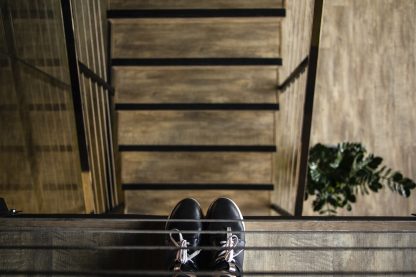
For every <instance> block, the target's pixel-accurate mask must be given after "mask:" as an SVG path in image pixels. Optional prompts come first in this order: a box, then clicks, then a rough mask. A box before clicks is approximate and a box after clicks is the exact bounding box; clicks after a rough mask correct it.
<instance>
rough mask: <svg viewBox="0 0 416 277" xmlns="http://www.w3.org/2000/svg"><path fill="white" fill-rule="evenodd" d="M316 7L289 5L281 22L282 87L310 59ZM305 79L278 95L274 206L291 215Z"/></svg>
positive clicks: (308, 1) (309, 0)
mask: <svg viewBox="0 0 416 277" xmlns="http://www.w3.org/2000/svg"><path fill="white" fill-rule="evenodd" d="M313 7H314V1H313V0H301V1H300V0H299V1H286V18H285V19H284V20H283V21H282V25H283V26H282V43H281V45H282V46H281V47H282V57H283V66H282V67H280V68H279V71H278V73H279V83H280V84H281V83H283V82H284V81H285V80H286V78H287V77H288V76H289V75H290V74H291V73H292V72H293V71H294V70H295V69H296V67H297V66H298V65H299V64H300V63H301V62H302V60H304V58H305V57H307V56H308V55H309V47H310V37H311V31H312V18H313ZM306 75H307V74H306V71H305V72H304V73H302V75H301V76H300V77H299V78H298V79H296V81H295V82H294V83H293V84H291V85H290V86H289V87H288V88H287V89H286V90H285V91H282V92H281V93H280V94H279V103H280V110H279V111H278V112H277V113H276V128H275V131H276V144H277V149H278V152H277V153H276V155H275V165H274V168H275V172H274V178H275V181H274V182H275V190H274V191H273V192H271V202H272V203H274V204H277V205H279V206H280V207H281V208H283V209H285V210H286V211H288V212H289V213H294V209H295V199H296V191H297V176H298V172H299V154H300V146H301V144H300V136H301V130H302V119H303V117H302V116H303V104H304V100H305V86H306Z"/></svg>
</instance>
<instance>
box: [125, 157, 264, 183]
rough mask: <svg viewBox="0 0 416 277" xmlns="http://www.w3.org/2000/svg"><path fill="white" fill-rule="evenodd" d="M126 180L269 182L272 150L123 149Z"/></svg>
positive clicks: (136, 181)
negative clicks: (124, 150)
mask: <svg viewBox="0 0 416 277" xmlns="http://www.w3.org/2000/svg"><path fill="white" fill-rule="evenodd" d="M120 155H121V178H122V183H212V184H230V183H231V184H232V183H236V184H269V183H270V182H271V181H272V180H271V170H272V168H271V159H272V154H271V153H245V152H242V153H232V152H121V153H120Z"/></svg>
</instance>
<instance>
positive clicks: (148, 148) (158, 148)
mask: <svg viewBox="0 0 416 277" xmlns="http://www.w3.org/2000/svg"><path fill="white" fill-rule="evenodd" d="M118 149H119V151H121V152H128V151H129V152H135V151H142V152H276V151H277V148H276V146H275V145H119V147H118Z"/></svg>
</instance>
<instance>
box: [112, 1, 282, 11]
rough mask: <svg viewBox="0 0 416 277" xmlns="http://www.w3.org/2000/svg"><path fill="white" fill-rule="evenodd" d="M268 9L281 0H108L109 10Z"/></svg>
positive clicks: (274, 6) (277, 5)
mask: <svg viewBox="0 0 416 277" xmlns="http://www.w3.org/2000/svg"><path fill="white" fill-rule="evenodd" d="M268 8H269V9H270V8H274V9H277V8H283V0H256V1H252V0H237V1H229V0H208V1H207V0H199V1H195V0H140V1H137V0H109V9H110V10H119V9H120V10H126V9H134V10H137V9H268Z"/></svg>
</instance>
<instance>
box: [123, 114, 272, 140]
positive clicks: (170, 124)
mask: <svg viewBox="0 0 416 277" xmlns="http://www.w3.org/2000/svg"><path fill="white" fill-rule="evenodd" d="M273 119H274V112H273V111H119V112H118V125H119V131H118V134H119V137H118V142H119V144H121V145H123V144H127V145H135V144H139V145H141V144H143V145H149V144H150V145H152V144H155V145H160V144H161V145H274V140H273V138H274V136H273V129H272V126H273Z"/></svg>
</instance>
